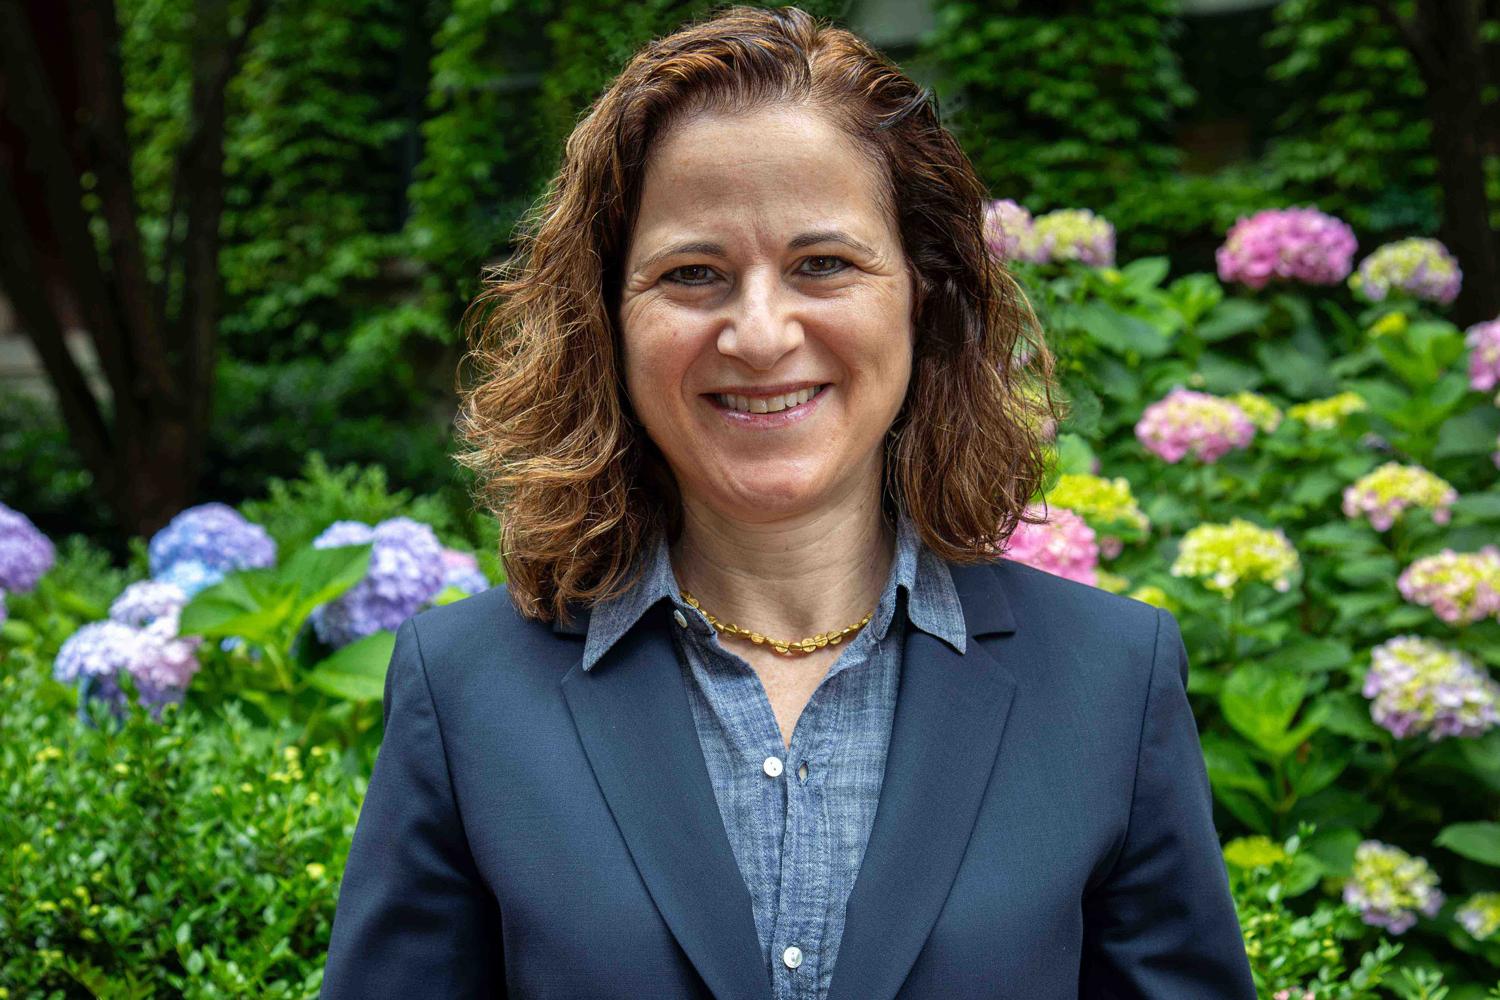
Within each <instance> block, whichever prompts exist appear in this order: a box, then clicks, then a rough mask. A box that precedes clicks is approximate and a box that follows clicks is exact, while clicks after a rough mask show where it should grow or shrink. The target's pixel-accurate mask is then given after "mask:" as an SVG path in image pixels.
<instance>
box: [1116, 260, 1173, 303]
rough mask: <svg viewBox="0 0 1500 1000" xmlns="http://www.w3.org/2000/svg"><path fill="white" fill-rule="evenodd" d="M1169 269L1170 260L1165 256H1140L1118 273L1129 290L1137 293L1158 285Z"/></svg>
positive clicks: (1170, 266) (1170, 267)
mask: <svg viewBox="0 0 1500 1000" xmlns="http://www.w3.org/2000/svg"><path fill="white" fill-rule="evenodd" d="M1171 269H1172V262H1171V261H1170V260H1168V259H1167V258H1166V257H1142V258H1140V259H1139V260H1133V261H1131V262H1130V263H1129V264H1126V265H1125V266H1124V267H1123V268H1121V270H1120V274H1121V275H1122V276H1123V277H1124V278H1125V284H1126V285H1127V286H1128V287H1129V288H1130V290H1131V291H1132V292H1135V293H1137V294H1139V293H1141V292H1145V291H1150V290H1151V289H1153V288H1155V287H1156V286H1158V285H1160V284H1161V283H1162V280H1163V279H1165V278H1166V276H1167V272H1168V271H1170V270H1171Z"/></svg>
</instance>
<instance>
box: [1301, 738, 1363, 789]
mask: <svg viewBox="0 0 1500 1000" xmlns="http://www.w3.org/2000/svg"><path fill="white" fill-rule="evenodd" d="M1298 756H1299V755H1297V754H1293V755H1292V756H1290V757H1288V758H1287V761H1286V776H1287V781H1288V783H1290V784H1291V786H1292V791H1293V792H1295V793H1296V794H1297V797H1298V798H1303V797H1305V796H1308V795H1315V794H1317V793H1318V792H1321V791H1322V790H1323V789H1325V788H1327V787H1328V786H1329V785H1331V784H1333V783H1334V781H1335V780H1337V779H1338V776H1339V775H1340V774H1343V773H1344V768H1346V767H1348V766H1349V760H1350V757H1351V756H1352V753H1351V751H1350V749H1349V748H1348V747H1347V746H1343V745H1339V746H1334V747H1317V746H1315V747H1314V748H1313V752H1312V753H1311V754H1309V755H1308V759H1307V760H1306V761H1305V762H1304V761H1299V760H1298V759H1297V758H1298Z"/></svg>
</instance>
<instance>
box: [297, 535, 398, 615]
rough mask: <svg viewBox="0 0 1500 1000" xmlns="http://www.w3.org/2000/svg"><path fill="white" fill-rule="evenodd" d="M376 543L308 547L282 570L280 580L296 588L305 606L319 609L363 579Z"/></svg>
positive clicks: (298, 553) (299, 552)
mask: <svg viewBox="0 0 1500 1000" xmlns="http://www.w3.org/2000/svg"><path fill="white" fill-rule="evenodd" d="M374 547H375V546H374V543H373V542H362V543H360V544H358V545H340V546H337V547H335V548H329V549H315V548H313V547H312V546H310V545H309V546H307V547H306V548H303V549H301V550H299V551H298V552H296V553H295V554H294V555H293V556H292V557H291V558H290V559H288V560H287V561H286V564H285V565H283V566H282V567H281V571H280V577H281V579H282V580H283V581H284V582H286V583H288V584H291V585H292V586H294V587H296V588H297V592H298V596H299V597H300V598H301V601H302V603H304V604H310V605H312V606H313V607H316V606H317V605H319V604H326V603H327V602H329V601H331V600H333V599H334V598H336V597H338V596H339V595H340V594H342V593H344V591H346V590H348V589H349V588H350V587H352V586H354V585H355V584H356V583H358V582H359V581H360V580H361V579H363V578H364V575H365V573H366V572H367V571H368V570H369V568H370V555H371V553H372V552H373V550H374Z"/></svg>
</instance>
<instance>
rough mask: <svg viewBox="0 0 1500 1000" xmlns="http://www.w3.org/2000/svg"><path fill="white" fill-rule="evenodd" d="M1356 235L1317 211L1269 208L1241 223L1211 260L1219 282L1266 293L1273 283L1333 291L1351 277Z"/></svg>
mask: <svg viewBox="0 0 1500 1000" xmlns="http://www.w3.org/2000/svg"><path fill="white" fill-rule="evenodd" d="M1358 246H1359V243H1358V241H1357V240H1356V239H1355V238H1354V230H1352V229H1350V228H1349V226H1348V225H1347V224H1346V223H1344V222H1343V221H1341V220H1339V219H1336V218H1334V217H1333V216H1331V215H1325V214H1324V213H1322V212H1319V211H1318V210H1317V209H1315V208H1272V209H1266V210H1265V211H1263V212H1256V213H1255V214H1254V215H1252V216H1250V217H1248V218H1242V219H1240V220H1239V221H1238V222H1236V223H1235V224H1234V226H1233V227H1232V228H1231V229H1230V230H1229V235H1228V237H1227V238H1226V239H1225V241H1224V245H1223V246H1221V247H1219V249H1218V252H1217V254H1216V255H1215V256H1216V258H1217V261H1218V265H1219V278H1220V279H1221V280H1223V281H1236V282H1239V283H1240V284H1243V285H1249V286H1250V287H1251V288H1264V287H1265V286H1266V283H1267V282H1269V281H1270V280H1271V279H1273V278H1281V279H1284V280H1287V281H1296V282H1300V283H1302V284H1305V285H1334V284H1337V283H1339V282H1340V281H1343V280H1344V279H1345V278H1347V277H1348V276H1349V271H1350V270H1351V268H1352V266H1353V259H1354V251H1355V249H1356V248H1357V247H1358Z"/></svg>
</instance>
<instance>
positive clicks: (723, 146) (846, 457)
mask: <svg viewBox="0 0 1500 1000" xmlns="http://www.w3.org/2000/svg"><path fill="white" fill-rule="evenodd" d="M878 169H879V168H878V167H877V165H876V164H874V163H873V162H871V161H870V160H869V159H868V158H867V157H866V156H865V155H864V154H863V153H862V152H861V151H860V150H859V149H857V148H856V147H855V146H853V145H852V144H851V143H850V142H849V140H847V139H846V138H845V137H844V136H843V135H842V134H841V133H839V131H838V130H837V129H835V128H833V127H832V126H830V125H828V124H827V123H826V122H825V121H824V120H823V119H822V118H820V117H819V116H817V115H816V114H813V113H810V112H807V111H804V110H800V109H796V110H793V109H771V110H763V111H757V112H754V113H750V114H746V115H739V116H733V117H724V116H708V117H699V118H696V119H692V120H690V121H688V122H685V123H683V124H680V125H678V126H677V127H675V128H673V129H671V130H670V131H669V132H668V133H666V134H665V135H664V136H662V137H661V138H660V139H659V140H658V141H657V143H656V144H655V146H654V148H653V150H652V153H651V156H650V159H649V161H648V163H647V167H646V174H645V178H644V182H643V183H644V186H643V191H642V198H641V207H640V213H639V216H638V218H637V220H636V225H635V229H634V230H633V232H632V234H631V238H630V243H629V250H628V252H627V254H626V259H625V270H624V276H623V282H622V292H621V299H620V313H619V315H620V323H621V328H622V336H623V340H624V355H625V357H624V364H625V382H626V390H627V392H628V393H629V396H630V400H631V403H632V405H633V406H634V407H635V412H636V414H637V416H638V417H639V418H640V420H641V422H642V423H643V424H644V425H645V428H646V431H647V433H648V434H649V435H650V436H651V439H652V440H653V441H654V442H655V443H656V445H657V447H658V448H660V449H661V451H662V453H663V455H664V456H665V457H666V459H667V462H668V464H669V465H670V466H671V468H672V471H673V473H674V474H675V476H676V478H677V482H678V484H679V486H680V488H681V489H682V491H683V493H684V497H685V500H686V501H687V502H688V503H694V502H697V503H702V504H705V505H707V506H708V507H709V508H710V509H711V510H713V511H714V512H716V513H717V514H719V515H721V516H724V517H728V518H732V519H735V520H739V521H745V522H764V521H769V520H772V519H776V518H782V517H787V516H792V515H797V514H802V513H808V512H815V511H816V510H817V509H818V508H820V507H822V506H826V505H830V504H834V503H837V502H839V501H841V500H848V499H851V498H852V497H853V496H854V495H857V494H858V493H860V492H861V491H866V490H871V491H878V490H879V484H880V473H881V464H880V463H881V454H882V449H881V444H882V441H883V439H884V437H885V433H886V431H887V430H888V429H889V428H890V425H891V422H892V421H893V420H894V419H895V417H896V414H897V412H898V411H899V410H900V408H901V403H902V400H903V399H904V398H905V395H906V387H907V383H908V381H909V380H910V377H911V365H912V342H913V331H912V328H911V321H910V316H911V295H912V285H911V276H910V274H909V272H908V270H907V267H906V261H905V258H904V255H903V253H902V249H901V239H900V234H899V233H898V232H897V230H896V224H895V221H894V220H893V219H891V218H888V217H887V215H886V214H885V213H884V212H883V211H882V209H881V207H880V204H879V201H878V192H879V190H880V189H879V186H878V185H879V183H880V175H879V173H878ZM812 390H816V395H814V396H812V397H811V398H810V399H808V400H806V401H805V402H799V400H801V399H803V397H806V396H807V394H808V392H809V391H812ZM799 391H800V394H798V393H799ZM789 393H792V394H793V395H792V396H791V398H787V395H788V394H789Z"/></svg>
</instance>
